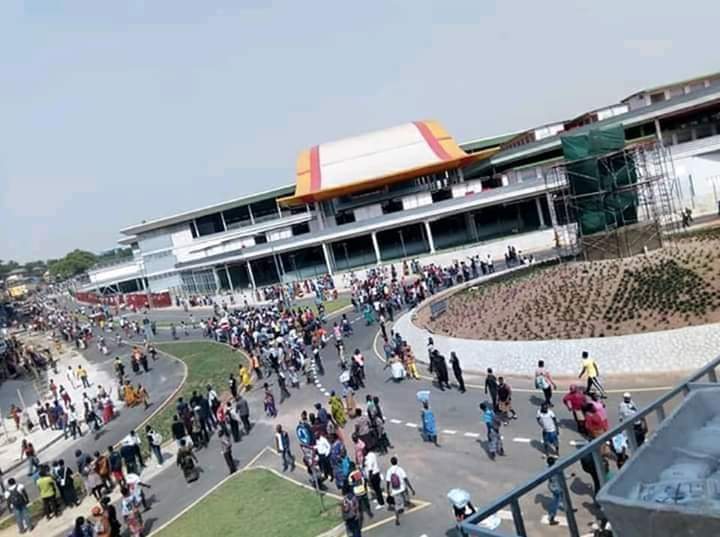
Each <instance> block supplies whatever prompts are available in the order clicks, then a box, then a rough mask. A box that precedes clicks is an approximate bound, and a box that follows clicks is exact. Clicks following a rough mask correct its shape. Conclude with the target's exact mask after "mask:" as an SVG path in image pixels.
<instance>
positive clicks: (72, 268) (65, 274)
mask: <svg viewBox="0 0 720 537" xmlns="http://www.w3.org/2000/svg"><path fill="white" fill-rule="evenodd" d="M96 262H97V257H96V256H95V254H93V253H92V252H87V251H85V250H78V249H76V250H73V251H72V252H70V253H68V254H67V255H65V257H62V258H60V259H57V260H55V261H51V262H50V263H49V264H48V270H49V271H50V274H52V276H54V277H55V278H57V279H59V280H65V279H67V278H72V277H73V276H77V275H78V274H82V273H83V272H85V271H86V270H87V269H89V268H90V267H92V266H93V265H94V264H95V263H96Z"/></svg>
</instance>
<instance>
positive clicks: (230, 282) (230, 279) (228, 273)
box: [225, 263, 235, 293]
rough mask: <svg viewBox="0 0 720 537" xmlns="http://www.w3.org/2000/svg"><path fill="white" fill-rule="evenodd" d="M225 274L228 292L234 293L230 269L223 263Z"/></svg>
mask: <svg viewBox="0 0 720 537" xmlns="http://www.w3.org/2000/svg"><path fill="white" fill-rule="evenodd" d="M225 274H227V279H228V285H229V286H230V291H232V292H233V293H234V292H235V287H234V286H233V282H232V278H231V277H230V269H229V268H228V266H227V263H225Z"/></svg>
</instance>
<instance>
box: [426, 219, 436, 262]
mask: <svg viewBox="0 0 720 537" xmlns="http://www.w3.org/2000/svg"><path fill="white" fill-rule="evenodd" d="M424 224H425V233H427V239H428V244H429V245H430V253H431V254H434V253H435V241H434V240H433V236H432V230H431V229H430V222H429V221H428V220H425V222H424Z"/></svg>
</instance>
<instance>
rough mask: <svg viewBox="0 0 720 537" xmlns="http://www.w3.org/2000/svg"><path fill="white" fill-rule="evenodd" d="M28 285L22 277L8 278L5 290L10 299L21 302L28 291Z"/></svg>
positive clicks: (26, 280)
mask: <svg viewBox="0 0 720 537" xmlns="http://www.w3.org/2000/svg"><path fill="white" fill-rule="evenodd" d="M28 283H29V282H28V279H27V278H25V277H23V276H15V275H13V276H9V277H8V278H7V279H6V280H5V289H6V290H7V293H8V295H10V298H12V299H14V300H21V299H23V298H25V297H26V296H27V294H28V292H29V291H30V289H29V286H28Z"/></svg>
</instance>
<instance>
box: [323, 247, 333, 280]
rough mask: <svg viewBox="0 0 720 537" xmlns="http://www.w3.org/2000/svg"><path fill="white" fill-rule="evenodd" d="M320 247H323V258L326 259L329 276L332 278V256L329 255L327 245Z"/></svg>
mask: <svg viewBox="0 0 720 537" xmlns="http://www.w3.org/2000/svg"><path fill="white" fill-rule="evenodd" d="M320 246H322V252H323V257H324V258H325V265H327V270H328V274H330V276H332V275H333V269H332V263H331V262H330V254H329V253H328V247H327V244H325V243H322V244H321V245H320Z"/></svg>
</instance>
